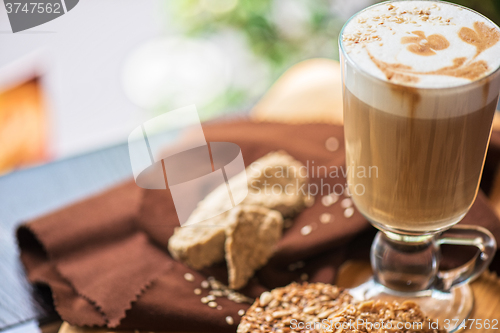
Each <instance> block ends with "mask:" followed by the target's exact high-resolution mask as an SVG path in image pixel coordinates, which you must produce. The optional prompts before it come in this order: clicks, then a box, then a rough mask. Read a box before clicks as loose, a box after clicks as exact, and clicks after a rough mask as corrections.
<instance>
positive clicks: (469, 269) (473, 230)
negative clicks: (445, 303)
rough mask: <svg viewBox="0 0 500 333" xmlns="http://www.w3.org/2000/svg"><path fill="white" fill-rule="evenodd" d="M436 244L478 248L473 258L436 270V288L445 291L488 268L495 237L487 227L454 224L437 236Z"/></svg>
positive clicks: (493, 253)
mask: <svg viewBox="0 0 500 333" xmlns="http://www.w3.org/2000/svg"><path fill="white" fill-rule="evenodd" d="M437 244H438V245H439V246H441V245H443V244H450V245H468V246H475V247H477V248H478V249H479V252H478V253H477V254H476V255H475V256H474V258H472V259H471V260H469V261H468V262H467V263H465V264H464V265H462V266H460V267H457V268H454V269H451V270H447V271H439V272H438V274H437V284H436V289H438V290H441V291H445V292H447V291H449V290H450V289H451V288H452V287H454V286H457V285H460V284H462V283H466V282H469V281H472V280H473V279H475V278H477V277H478V276H479V275H480V274H481V273H482V272H483V271H484V270H485V269H486V268H488V265H489V264H490V262H491V260H492V259H493V256H494V255H495V251H496V248H497V244H496V241H495V237H494V236H493V235H492V234H491V233H490V232H489V231H488V230H487V229H485V228H483V227H478V226H472V225H456V226H454V227H453V228H451V229H449V230H447V231H445V232H443V233H442V234H441V235H440V236H439V238H438V240H437Z"/></svg>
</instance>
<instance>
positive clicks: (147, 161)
mask: <svg viewBox="0 0 500 333" xmlns="http://www.w3.org/2000/svg"><path fill="white" fill-rule="evenodd" d="M128 149H129V155H130V163H131V165H132V171H133V174H134V179H135V182H136V184H137V185H138V186H139V187H142V188H145V189H150V190H166V189H168V190H169V191H170V194H171V195H172V199H173V202H174V205H175V210H176V212H177V217H178V218H179V223H180V224H181V226H185V225H188V224H196V223H199V222H202V221H205V220H208V219H210V218H212V217H215V216H218V215H220V214H222V213H224V212H227V211H228V210H230V209H232V208H234V207H236V206H237V205H238V204H239V203H241V202H242V201H243V199H245V198H246V196H247V194H248V185H247V178H246V174H245V164H244V162H243V156H242V153H241V150H240V148H239V147H238V146H237V145H236V144H234V143H230V142H207V141H206V139H205V135H204V133H203V129H202V127H201V122H200V118H199V116H198V112H197V110H196V107H195V106H194V105H190V106H187V107H184V108H180V109H176V110H173V111H169V112H166V113H164V114H162V115H160V116H157V117H155V118H153V119H150V120H148V121H146V122H145V123H143V124H142V125H140V126H138V127H137V128H135V129H134V130H133V131H132V133H130V135H129V137H128ZM236 175H239V177H235V176H236ZM211 193H215V195H216V200H214V201H215V202H214V204H212V205H210V206H209V207H207V209H206V210H204V211H203V212H202V214H197V215H196V214H195V215H193V214H192V213H193V212H194V210H195V209H196V208H197V207H199V205H200V203H201V201H203V200H204V199H205V198H206V197H207V196H208V195H209V194H211Z"/></svg>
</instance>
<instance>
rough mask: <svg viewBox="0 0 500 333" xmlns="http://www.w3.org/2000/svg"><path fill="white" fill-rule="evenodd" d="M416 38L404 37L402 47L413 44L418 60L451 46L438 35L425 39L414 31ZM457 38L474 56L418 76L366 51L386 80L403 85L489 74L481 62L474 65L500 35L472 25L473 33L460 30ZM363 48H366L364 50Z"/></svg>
mask: <svg viewBox="0 0 500 333" xmlns="http://www.w3.org/2000/svg"><path fill="white" fill-rule="evenodd" d="M413 34H414V35H416V36H417V37H403V38H401V44H407V43H412V44H411V45H410V46H408V48H407V49H408V51H410V52H412V53H414V54H418V55H421V56H433V55H436V52H435V51H439V50H444V49H446V48H448V47H449V46H450V43H449V42H448V40H447V39H446V38H445V37H444V36H442V35H439V34H433V35H430V36H428V37H425V34H424V32H423V31H413ZM458 36H459V37H460V39H461V40H462V41H464V42H466V43H468V44H471V45H474V46H475V47H476V49H477V52H476V55H475V56H474V57H473V58H472V59H471V60H470V61H467V58H466V57H457V58H455V59H453V65H451V66H445V67H442V68H440V69H438V70H435V71H428V72H419V71H414V70H413V69H412V67H410V66H406V65H403V64H389V63H386V62H383V61H381V60H379V59H377V58H375V57H374V56H373V55H372V54H371V53H370V51H368V50H367V51H366V52H367V53H368V55H369V56H370V59H371V60H372V61H373V63H374V64H375V65H376V66H377V67H378V68H379V69H380V70H381V71H382V72H383V73H384V74H385V76H386V77H387V79H388V80H390V81H396V82H404V83H416V82H418V81H419V78H418V77H417V76H414V75H411V74H418V75H447V76H453V77H457V78H464V79H468V80H471V81H472V80H477V79H479V78H481V77H482V76H484V75H485V74H486V72H488V70H489V67H488V63H487V62H486V61H484V60H479V61H473V60H474V59H475V58H476V57H477V56H478V55H480V54H481V52H483V51H484V50H486V49H488V48H490V47H492V46H493V45H495V44H496V43H498V41H499V40H500V31H498V30H497V29H495V28H488V27H487V26H486V24H484V22H474V30H472V29H470V28H467V27H463V28H461V29H460V31H459V33H458ZM364 47H365V46H364Z"/></svg>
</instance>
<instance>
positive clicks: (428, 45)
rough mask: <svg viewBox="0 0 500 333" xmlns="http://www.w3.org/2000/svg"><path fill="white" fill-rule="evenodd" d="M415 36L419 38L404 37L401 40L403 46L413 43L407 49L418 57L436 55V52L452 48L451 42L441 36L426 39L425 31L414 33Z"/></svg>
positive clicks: (436, 35) (435, 35)
mask: <svg viewBox="0 0 500 333" xmlns="http://www.w3.org/2000/svg"><path fill="white" fill-rule="evenodd" d="M413 34H414V35H417V37H403V38H401V44H408V43H411V45H410V46H408V47H407V48H406V49H407V50H408V51H410V52H413V53H415V54H418V55H423V56H431V55H435V54H436V52H435V51H439V50H444V49H446V48H448V46H450V42H448V40H447V39H446V38H445V37H444V36H442V35H439V34H433V35H430V36H429V37H425V33H424V32H423V31H413Z"/></svg>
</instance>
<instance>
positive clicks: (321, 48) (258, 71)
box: [0, 0, 500, 174]
mask: <svg viewBox="0 0 500 333" xmlns="http://www.w3.org/2000/svg"><path fill="white" fill-rule="evenodd" d="M375 2H376V1H374V0H349V1H346V0H307V1H306V0H182V1H177V0H163V1H162V0H141V1H137V0H135V1H134V0H106V1H99V0H82V1H80V3H79V4H78V5H77V6H76V7H75V8H74V9H73V10H71V12H68V13H67V14H66V15H63V16H61V17H59V18H58V19H56V20H54V21H51V22H48V23H46V24H44V25H41V26H38V27H35V28H32V29H29V30H27V31H24V32H19V33H16V34H13V33H12V32H11V30H10V25H9V22H8V19H7V14H6V11H5V7H4V6H0V174H5V173H7V172H9V171H12V170H15V169H18V168H23V167H26V166H32V165H36V164H41V163H46V162H48V161H51V160H55V159H60V158H64V157H68V156H74V155H77V154H81V153H83V152H88V151H93V150H97V149H100V148H103V147H107V146H111V145H114V144H118V143H122V142H125V141H126V139H127V137H128V134H129V133H130V132H131V130H132V129H133V128H135V127H136V126H138V125H139V124H141V123H142V122H144V121H145V120H147V119H149V118H152V117H154V116H155V115H158V114H161V113H163V112H166V111H169V110H172V109H175V108H178V107H181V106H185V105H188V104H193V103H194V104H196V106H197V108H198V112H199V114H200V116H201V118H202V120H208V119H212V118H215V117H219V116H222V115H227V114H232V113H233V114H234V113H238V112H244V111H245V110H248V109H249V108H251V106H252V105H253V104H254V103H255V102H256V100H258V99H259V97H260V96H262V95H263V94H264V92H265V91H266V90H267V89H268V88H269V87H270V86H271V85H272V83H273V82H274V81H275V80H276V79H277V78H278V77H279V76H280V75H281V74H282V73H283V72H284V71H285V70H286V69H287V68H289V67H290V66H291V65H293V64H295V63H297V62H299V61H301V60H304V59H309V58H316V57H324V58H331V59H338V49H337V37H338V34H339V32H340V29H341V27H342V25H343V24H344V22H345V21H346V20H347V19H348V18H349V17H350V16H351V15H353V14H354V13H356V12H357V11H359V10H360V9H362V8H364V7H366V6H368V5H371V4H373V3H375ZM455 2H456V3H459V4H462V5H465V6H468V7H471V8H473V9H475V10H477V11H479V12H481V13H483V14H485V15H486V16H488V17H489V18H491V19H492V20H493V21H495V22H496V23H497V24H500V0H456V1H455Z"/></svg>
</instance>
